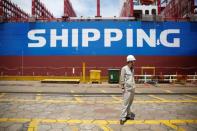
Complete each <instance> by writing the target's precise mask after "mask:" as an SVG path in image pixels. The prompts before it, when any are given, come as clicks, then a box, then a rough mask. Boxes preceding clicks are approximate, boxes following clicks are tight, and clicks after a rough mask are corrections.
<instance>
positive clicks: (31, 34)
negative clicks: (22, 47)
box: [28, 30, 46, 47]
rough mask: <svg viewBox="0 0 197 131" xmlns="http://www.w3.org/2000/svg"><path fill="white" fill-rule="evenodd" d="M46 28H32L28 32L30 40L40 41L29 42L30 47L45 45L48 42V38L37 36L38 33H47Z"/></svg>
mask: <svg viewBox="0 0 197 131" xmlns="http://www.w3.org/2000/svg"><path fill="white" fill-rule="evenodd" d="M45 33H46V30H30V31H29V32H28V38H29V39H30V40H34V41H38V42H33V43H28V47H43V46H45V44H46V39H45V38H44V37H42V36H35V35H36V34H45Z"/></svg>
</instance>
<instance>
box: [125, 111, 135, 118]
mask: <svg viewBox="0 0 197 131" xmlns="http://www.w3.org/2000/svg"><path fill="white" fill-rule="evenodd" d="M134 118H135V114H134V113H133V112H131V113H130V114H129V115H128V116H127V117H126V119H127V120H134Z"/></svg>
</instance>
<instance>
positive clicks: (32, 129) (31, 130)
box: [0, 118, 197, 131]
mask: <svg viewBox="0 0 197 131" xmlns="http://www.w3.org/2000/svg"><path fill="white" fill-rule="evenodd" d="M0 122H1V123H2V122H20V123H25V122H30V124H29V127H28V131H37V129H38V126H39V123H48V124H49V123H62V122H64V123H68V124H95V125H98V126H99V127H100V128H101V129H102V130H104V131H112V129H111V128H110V127H109V126H108V125H117V124H119V121H118V120H78V119H71V120H67V119H65V120H63V119H26V118H0ZM125 124H126V125H135V124H147V125H155V124H156V125H160V124H163V125H165V126H168V127H170V128H172V129H175V130H177V131H185V130H184V129H183V128H181V127H178V126H176V125H175V124H197V119H196V120H184V119H183V120H181V119H180V120H178V119H177V120H128V121H127V122H125ZM73 131H78V129H77V128H73Z"/></svg>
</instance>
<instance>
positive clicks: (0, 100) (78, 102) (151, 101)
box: [0, 99, 197, 104]
mask: <svg viewBox="0 0 197 131" xmlns="http://www.w3.org/2000/svg"><path fill="white" fill-rule="evenodd" d="M0 102H16V103H20V102H37V103H50V104H65V103H73V104H84V103H87V104H119V103H121V101H117V100H116V101H91V100H90V101H80V100H79V99H78V100H75V101H72V100H43V99H42V100H39V101H37V100H24V99H0ZM134 103H138V104H147V103H197V100H163V101H161V100H146V101H144V100H143V101H140V100H135V101H134Z"/></svg>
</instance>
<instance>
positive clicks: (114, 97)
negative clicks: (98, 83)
mask: <svg viewBox="0 0 197 131" xmlns="http://www.w3.org/2000/svg"><path fill="white" fill-rule="evenodd" d="M101 92H103V93H106V91H105V90H101ZM110 96H111V97H112V98H113V99H114V100H116V101H121V102H122V99H120V98H118V97H116V96H114V95H110Z"/></svg>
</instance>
